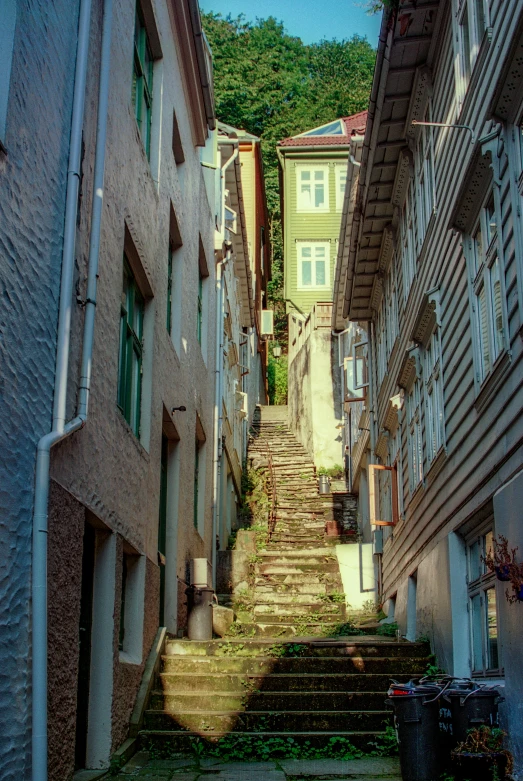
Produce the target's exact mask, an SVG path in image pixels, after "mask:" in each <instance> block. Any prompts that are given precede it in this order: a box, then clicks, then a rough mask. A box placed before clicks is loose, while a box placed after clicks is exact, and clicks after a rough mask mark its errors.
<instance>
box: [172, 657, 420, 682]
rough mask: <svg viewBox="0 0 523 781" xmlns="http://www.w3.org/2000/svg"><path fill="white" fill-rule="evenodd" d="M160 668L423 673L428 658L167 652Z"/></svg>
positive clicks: (251, 672) (176, 670)
mask: <svg viewBox="0 0 523 781" xmlns="http://www.w3.org/2000/svg"><path fill="white" fill-rule="evenodd" d="M162 661H163V668H162V669H163V671H164V672H165V673H178V674H185V673H199V674H200V675H208V674H209V673H219V674H224V673H237V674H239V673H241V674H243V675H260V674H262V673H263V674H266V675H269V674H270V673H273V672H274V671H275V669H276V668H277V671H278V672H280V673H288V674H294V675H304V674H308V673H311V674H313V675H323V674H324V673H341V674H348V673H350V672H353V673H367V674H380V675H390V676H392V677H393V678H396V675H401V674H402V673H405V672H406V673H408V674H410V675H422V674H423V672H424V671H425V669H426V667H427V660H426V659H423V658H422V659H420V658H412V657H402V658H392V659H390V658H388V657H374V658H372V657H363V656H347V657H340V656H319V657H309V656H299V657H280V658H274V657H271V656H267V657H264V656H257V657H232V656H231V657H229V656H223V657H216V656H215V657H212V656H183V657H181V656H173V655H167V656H164V657H163V659H162Z"/></svg>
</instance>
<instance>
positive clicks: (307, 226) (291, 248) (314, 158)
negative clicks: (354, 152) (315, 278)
mask: <svg viewBox="0 0 523 781" xmlns="http://www.w3.org/2000/svg"><path fill="white" fill-rule="evenodd" d="M347 155H348V153H347V152H337V153H336V154H333V153H329V152H327V154H326V153H325V152H321V153H313V152H309V153H308V154H301V155H296V154H294V155H292V156H291V155H289V154H287V156H286V161H285V171H284V188H285V189H284V192H285V197H284V204H285V207H284V208H285V215H284V269H285V297H286V298H288V299H291V301H292V302H294V303H295V304H296V305H297V306H298V307H299V308H300V309H301V310H302V311H303V312H304V313H305V314H309V312H310V311H311V310H312V307H313V306H314V304H316V303H317V302H318V301H329V300H331V299H332V286H333V284H334V272H335V265H336V255H337V242H338V238H339V233H340V223H341V210H337V209H336V173H335V170H336V166H337V165H342V166H346V165H347ZM299 165H327V166H328V170H329V211H328V212H322V213H320V214H315V213H313V212H307V213H304V212H298V210H297V175H296V169H297V166H299ZM306 239H311V240H313V241H325V242H327V243H328V244H329V245H330V253H329V254H330V257H329V270H330V286H329V288H328V289H327V288H317V289H311V290H310V291H309V290H304V289H299V288H298V247H297V242H298V241H300V240H306ZM288 309H292V305H291V304H288Z"/></svg>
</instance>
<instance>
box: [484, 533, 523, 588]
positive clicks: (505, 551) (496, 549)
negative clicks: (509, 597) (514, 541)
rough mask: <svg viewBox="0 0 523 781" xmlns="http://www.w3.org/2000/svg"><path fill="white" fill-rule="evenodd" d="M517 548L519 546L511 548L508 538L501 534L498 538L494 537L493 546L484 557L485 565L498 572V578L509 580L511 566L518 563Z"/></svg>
mask: <svg viewBox="0 0 523 781" xmlns="http://www.w3.org/2000/svg"><path fill="white" fill-rule="evenodd" d="M517 550H518V549H517V548H512V550H509V547H508V540H507V538H506V537H503V535H502V534H500V535H499V538H498V539H496V538H495V537H494V539H493V547H492V549H491V550H488V551H487V555H486V556H485V557H484V559H483V561H484V562H485V566H486V567H487V568H488V569H489V570H490V571H491V572H494V573H495V574H496V577H497V579H498V580H503V581H506V582H508V581H509V580H510V569H511V567H512V566H514V565H517V562H516V551H517Z"/></svg>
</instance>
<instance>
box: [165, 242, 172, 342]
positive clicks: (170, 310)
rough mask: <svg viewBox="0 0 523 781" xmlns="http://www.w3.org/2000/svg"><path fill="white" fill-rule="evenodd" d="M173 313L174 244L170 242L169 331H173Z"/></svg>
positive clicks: (168, 263) (168, 276)
mask: <svg viewBox="0 0 523 781" xmlns="http://www.w3.org/2000/svg"><path fill="white" fill-rule="evenodd" d="M172 314H173V245H172V244H171V242H169V253H168V255H167V322H166V325H167V331H168V332H169V333H171V331H172Z"/></svg>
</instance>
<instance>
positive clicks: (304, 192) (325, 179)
mask: <svg viewBox="0 0 523 781" xmlns="http://www.w3.org/2000/svg"><path fill="white" fill-rule="evenodd" d="M296 181H297V188H298V191H297V210H298V211H302V212H326V211H328V210H329V168H328V166H320V167H314V168H313V167H305V166H297V168H296Z"/></svg>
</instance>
